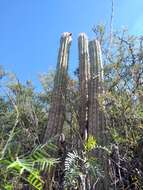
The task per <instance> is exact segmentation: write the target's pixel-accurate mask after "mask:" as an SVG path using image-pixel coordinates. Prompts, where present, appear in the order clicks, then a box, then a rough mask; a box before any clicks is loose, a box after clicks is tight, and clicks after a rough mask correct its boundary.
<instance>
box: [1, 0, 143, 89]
mask: <svg viewBox="0 0 143 190" xmlns="http://www.w3.org/2000/svg"><path fill="white" fill-rule="evenodd" d="M110 14H111V0H76V1H75V0H0V65H3V67H4V68H5V69H6V70H9V71H13V72H14V73H16V75H17V77H18V78H19V79H20V80H21V81H22V82H24V81H26V80H29V79H31V80H32V81H33V82H34V84H35V86H37V88H39V82H38V75H39V74H40V73H45V72H48V70H53V69H54V68H55V66H56V63H57V54H58V47H59V38H60V35H61V33H62V32H65V31H70V32H72V33H73V42H72V46H71V54H70V72H73V70H74V69H75V68H76V67H77V66H78V55H77V37H78V34H79V33H80V32H86V33H87V34H88V36H89V37H90V38H93V37H94V34H93V33H92V30H91V29H92V26H93V25H96V24H99V23H103V24H105V25H106V26H109V21H110ZM123 26H127V27H128V28H129V31H130V33H132V34H137V35H139V34H143V0H115V10H114V29H116V28H121V27H123Z"/></svg>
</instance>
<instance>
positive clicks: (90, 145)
mask: <svg viewBox="0 0 143 190" xmlns="http://www.w3.org/2000/svg"><path fill="white" fill-rule="evenodd" d="M84 147H85V150H86V151H91V150H92V149H94V148H95V147H96V139H95V137H93V136H92V135H89V137H88V138H87V140H86V142H85V144H84Z"/></svg>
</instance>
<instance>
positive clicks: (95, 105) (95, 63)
mask: <svg viewBox="0 0 143 190" xmlns="http://www.w3.org/2000/svg"><path fill="white" fill-rule="evenodd" d="M89 57H90V75H91V79H90V89H89V102H90V106H89V134H92V135H94V136H95V137H96V140H97V142H98V143H99V144H102V145H103V144H104V143H103V140H104V138H103V136H102V135H103V133H104V114H103V105H101V101H100V97H101V95H102V94H103V92H104V91H103V65H102V56H101V48H100V44H99V42H98V41H97V40H93V41H90V42H89Z"/></svg>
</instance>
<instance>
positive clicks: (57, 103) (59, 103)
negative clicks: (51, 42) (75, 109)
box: [43, 32, 72, 143]
mask: <svg viewBox="0 0 143 190" xmlns="http://www.w3.org/2000/svg"><path fill="white" fill-rule="evenodd" d="M71 40H72V39H71V33H68V32H65V33H63V34H62V36H61V40H60V49H59V54H58V62H57V71H56V75H55V80H54V89H53V94H52V101H51V106H50V110H49V115H48V124H47V129H46V132H45V136H44V140H43V142H44V143H45V142H46V141H47V140H48V139H49V138H51V137H52V136H55V135H56V134H61V133H62V128H63V123H64V115H65V95H66V87H67V69H68V59H69V49H70V44H71Z"/></svg>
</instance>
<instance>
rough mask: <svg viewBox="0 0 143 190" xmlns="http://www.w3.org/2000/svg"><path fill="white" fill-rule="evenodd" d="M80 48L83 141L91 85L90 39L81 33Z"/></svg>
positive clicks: (80, 109) (80, 111) (80, 123)
mask: <svg viewBox="0 0 143 190" xmlns="http://www.w3.org/2000/svg"><path fill="white" fill-rule="evenodd" d="M78 48H79V85H80V101H79V103H80V105H79V126H80V134H81V137H82V139H83V140H84V139H85V130H86V127H87V125H88V123H87V122H88V83H89V77H90V76H89V72H90V68H89V52H88V38H87V36H86V35H85V34H84V33H81V34H80V35H79V38H78Z"/></svg>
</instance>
